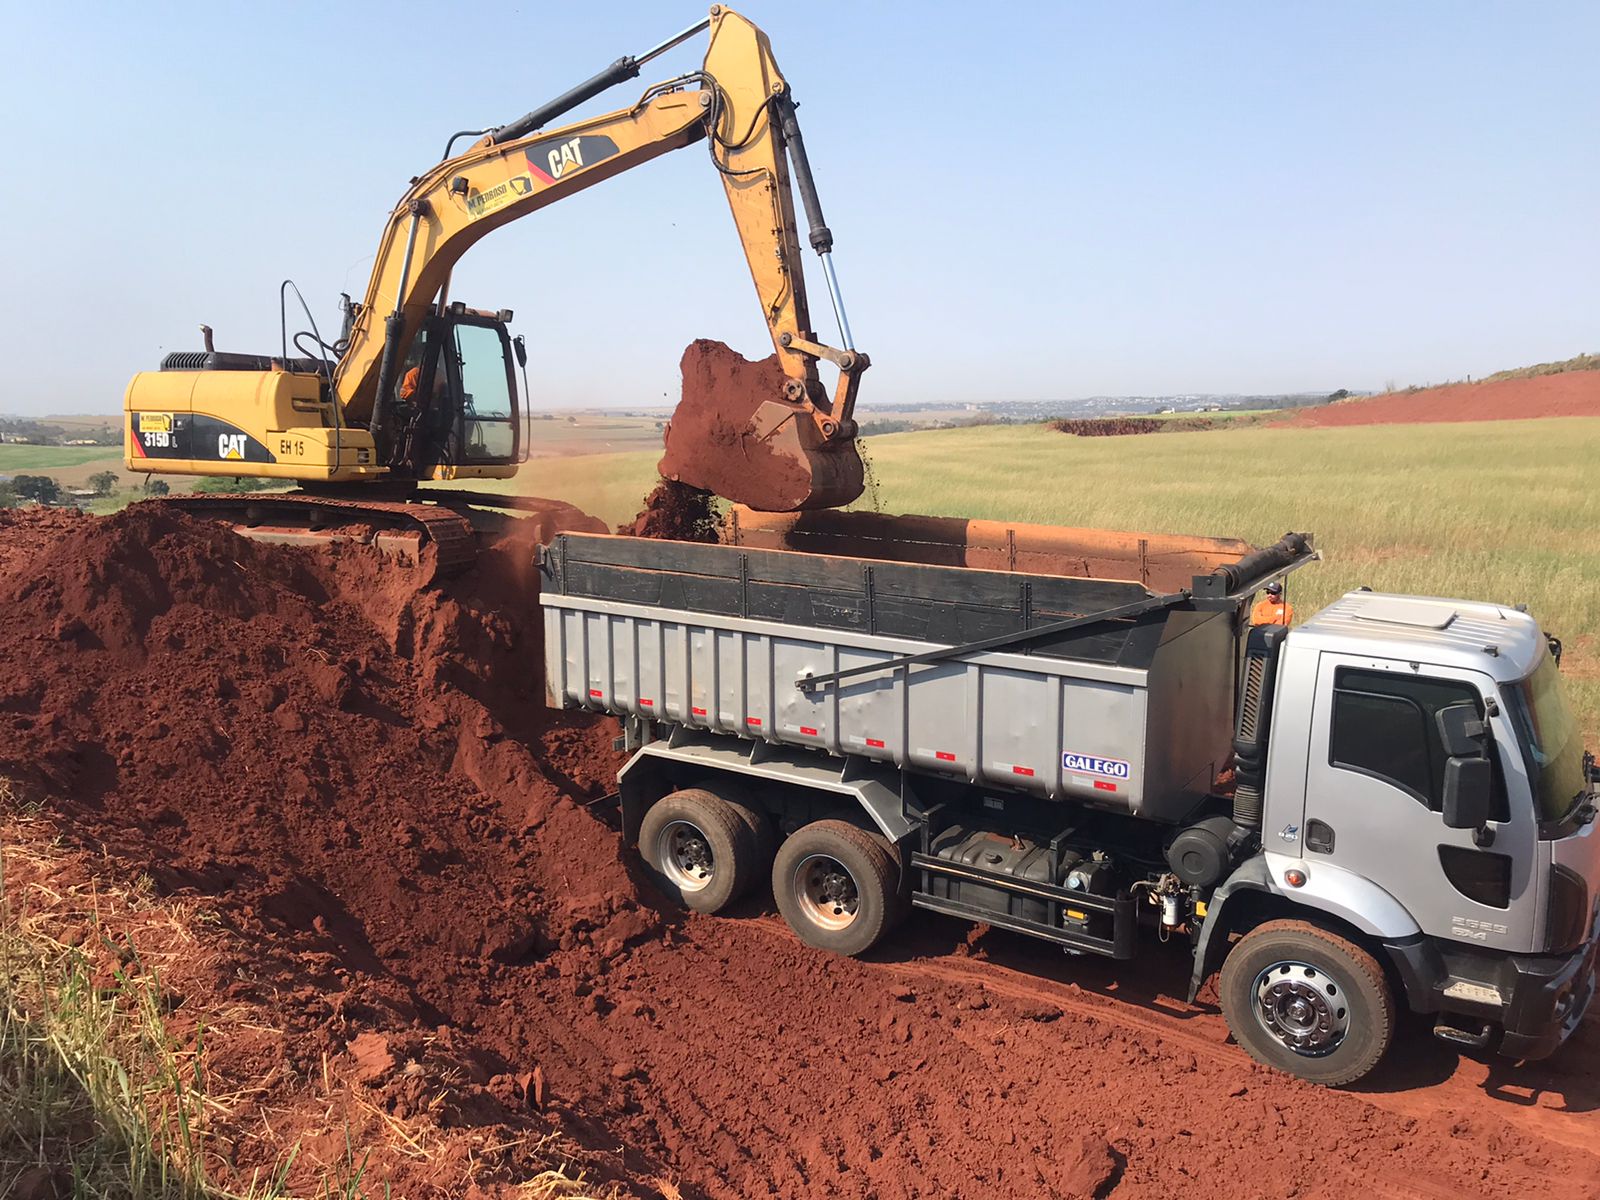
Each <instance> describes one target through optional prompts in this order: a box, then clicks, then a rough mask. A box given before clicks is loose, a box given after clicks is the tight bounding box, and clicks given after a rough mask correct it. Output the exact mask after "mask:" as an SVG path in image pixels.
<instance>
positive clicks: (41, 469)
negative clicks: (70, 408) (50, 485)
mask: <svg viewBox="0 0 1600 1200" xmlns="http://www.w3.org/2000/svg"><path fill="white" fill-rule="evenodd" d="M121 459H122V447H121V446H18V445H16V444H15V443H13V442H6V443H5V444H4V445H0V475H15V474H16V473H17V472H18V471H22V472H33V473H37V474H49V473H50V472H52V471H59V470H63V469H66V468H69V467H81V466H83V465H85V464H86V463H101V462H103V463H113V462H120V461H121Z"/></svg>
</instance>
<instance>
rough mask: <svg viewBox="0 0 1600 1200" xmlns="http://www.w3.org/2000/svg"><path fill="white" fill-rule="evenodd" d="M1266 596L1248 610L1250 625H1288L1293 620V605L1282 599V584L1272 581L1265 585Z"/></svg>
mask: <svg viewBox="0 0 1600 1200" xmlns="http://www.w3.org/2000/svg"><path fill="white" fill-rule="evenodd" d="M1266 593H1267V594H1266V595H1265V596H1263V597H1261V599H1259V600H1257V601H1256V606H1255V607H1254V608H1252V609H1251V610H1250V624H1252V625H1288V624H1290V623H1291V622H1292V621H1293V620H1294V605H1292V604H1290V603H1289V602H1288V601H1287V600H1285V599H1284V598H1283V584H1281V583H1279V582H1278V581H1277V580H1276V579H1274V580H1273V581H1272V582H1271V583H1269V584H1267V587H1266Z"/></svg>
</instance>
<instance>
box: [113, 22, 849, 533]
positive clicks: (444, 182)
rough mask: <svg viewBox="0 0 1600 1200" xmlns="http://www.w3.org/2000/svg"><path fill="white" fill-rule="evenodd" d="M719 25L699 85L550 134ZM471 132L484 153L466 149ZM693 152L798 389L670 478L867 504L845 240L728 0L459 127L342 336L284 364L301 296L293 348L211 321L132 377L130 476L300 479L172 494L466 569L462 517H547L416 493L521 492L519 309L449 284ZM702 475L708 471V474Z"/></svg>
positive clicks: (522, 348)
mask: <svg viewBox="0 0 1600 1200" xmlns="http://www.w3.org/2000/svg"><path fill="white" fill-rule="evenodd" d="M707 30H709V32H710V42H709V45H708V47H707V50H706V54H705V59H704V62H703V64H702V65H701V67H700V69H699V70H698V71H694V72H691V73H689V74H686V75H682V76H679V77H677V78H675V79H669V80H667V81H665V82H663V83H659V84H656V85H655V86H653V87H651V88H650V89H649V90H647V91H646V92H645V93H644V95H643V96H642V97H641V98H640V100H639V101H638V102H637V103H636V104H634V105H633V106H632V107H630V108H626V109H621V110H619V111H616V112H611V113H607V114H605V115H603V116H597V117H593V118H590V119H586V120H580V121H576V122H574V123H572V124H569V125H566V126H562V127H560V128H555V129H550V128H547V127H548V126H549V124H550V122H552V121H553V120H555V119H556V118H557V117H560V116H561V115H563V114H565V113H567V112H569V111H571V110H572V109H574V108H576V107H578V106H579V105H581V104H583V103H584V102H586V101H588V100H589V99H591V98H593V97H595V96H597V95H599V94H600V93H602V92H604V91H606V90H607V89H609V88H611V87H614V86H616V85H618V84H620V83H622V82H624V81H626V80H629V79H632V78H634V77H635V76H637V75H638V74H639V71H640V68H641V67H642V66H643V65H644V64H645V63H647V62H649V61H651V60H652V59H654V58H655V57H657V56H658V55H660V54H663V53H665V52H666V51H668V50H670V49H671V48H673V47H674V46H677V45H679V44H680V43H682V42H685V41H687V40H689V39H690V38H692V37H694V36H695V35H697V34H699V33H701V32H704V31H707ZM464 138H472V139H473V140H472V142H471V144H470V145H469V146H468V148H467V149H466V150H464V151H462V152H461V153H455V152H454V151H455V147H456V145H457V144H458V143H459V142H460V141H461V140H462V139H464ZM696 142H704V143H705V144H706V146H707V148H708V150H709V152H710V158H711V162H712V165H713V166H714V167H715V168H716V170H717V171H718V172H719V173H720V175H721V178H722V182H723V184H724V187H725V190H726V192H727V196H728V202H729V205H730V206H731V208H732V211H733V218H734V223H735V225H736V226H737V228H738V232H739V237H740V240H741V242H742V244H743V248H744V253H745V257H746V259H747V261H748V263H749V266H750V273H751V276H752V278H753V280H754V282H755V287H756V292H757V295H758V297H759V300H760V304H761V307H762V312H763V315H764V317H765V319H766V322H767V326H768V328H769V330H770V332H771V335H772V340H773V345H774V347H775V348H776V350H777V356H778V362H779V365H780V366H781V368H782V374H783V379H782V383H781V385H778V386H776V387H775V389H774V394H771V395H761V396H751V397H748V398H745V403H744V411H741V412H739V413H738V414H737V417H736V419H735V420H734V423H733V427H732V431H731V432H732V433H733V434H735V435H736V436H733V437H723V438H718V439H707V444H706V445H704V446H696V447H692V448H690V452H688V453H685V452H684V450H685V448H684V447H682V446H679V447H677V451H678V453H677V454H675V455H674V454H672V450H673V447H672V446H671V444H670V442H669V457H670V458H672V459H673V472H672V473H673V474H674V475H676V476H677V478H679V479H680V480H681V481H682V482H683V483H686V484H688V485H690V486H693V487H701V488H704V489H706V490H713V487H714V485H713V484H711V483H708V482H702V479H705V480H722V479H726V478H727V474H726V473H725V472H719V471H717V470H715V469H714V465H713V458H714V457H715V456H717V455H737V456H741V457H742V458H744V459H751V458H752V457H757V458H759V459H760V460H761V461H763V462H765V461H769V460H770V461H774V462H776V463H778V464H779V465H780V467H781V469H780V470H775V471H774V472H772V473H771V476H770V478H772V479H774V480H776V479H779V478H780V477H781V479H782V483H781V485H780V484H778V483H776V482H774V483H770V484H769V483H767V482H766V480H765V479H764V478H762V477H760V476H758V477H756V478H752V479H747V480H745V482H744V483H742V484H741V487H742V489H743V490H744V494H740V495H731V496H729V497H728V498H729V499H733V500H736V501H739V502H741V503H744V504H746V505H749V506H750V507H752V508H757V509H765V510H768V511H796V510H800V509H810V508H828V507H835V506H838V505H842V504H846V503H848V502H849V501H851V500H853V499H855V498H856V497H857V496H858V495H860V494H861V491H862V465H861V459H860V456H859V454H858V452H857V450H856V447H855V443H854V439H855V433H856V426H855V422H854V420H853V419H852V412H853V409H854V406H855V400H856V391H857V388H858V385H859V381H860V377H861V373H862V372H863V371H864V370H865V369H866V368H867V366H868V365H869V360H868V358H867V356H866V355H865V354H862V353H861V352H859V351H857V350H856V349H855V348H854V345H853V342H852V339H851V335H850V328H849V324H848V321H847V319H846V316H845V311H844V306H843V302H842V300H841V297H840V293H839V287H838V281H837V278H836V275H835V272H834V267H833V261H832V248H833V237H832V234H831V232H830V231H829V230H828V227H827V225H826V223H825V222H824V220H823V216H822V209H821V205H820V203H819V201H818V199H817V192H816V186H815V184H814V182H813V179H812V175H811V168H810V165H809V162H808V160H807V157H806V150H805V143H804V142H803V140H802V139H801V135H800V128H799V124H798V122H797V121H796V118H795V103H794V99H793V97H792V95H791V93H790V89H789V85H788V84H787V83H786V82H785V80H784V78H783V76H782V74H781V73H780V72H779V70H778V65H777V62H776V61H775V60H774V58H773V54H772V47H771V44H770V43H769V42H768V40H767V37H766V35H765V34H764V33H762V32H761V30H759V29H758V28H756V26H755V25H753V24H752V23H751V22H750V21H748V20H746V19H745V18H744V17H742V16H740V15H739V14H738V13H736V12H734V11H732V10H731V9H728V8H725V7H723V6H721V5H714V6H712V8H711V10H710V15H709V16H707V17H706V18H705V19H703V20H701V21H699V22H697V23H696V24H694V25H693V26H691V27H690V28H689V29H686V30H684V31H683V32H682V33H679V34H677V35H675V36H674V37H671V38H668V39H667V40H666V41H663V42H661V43H660V44H659V45H657V46H655V47H653V48H651V49H650V50H648V51H646V52H645V53H644V54H641V55H639V56H638V57H631V56H630V57H624V58H621V59H618V60H617V61H616V62H614V63H612V64H611V66H609V67H607V68H606V69H605V70H604V71H602V72H600V73H599V74H597V75H595V76H594V77H593V78H591V79H589V80H587V81H586V82H584V83H582V84H580V85H578V86H577V87H575V88H573V89H572V90H570V91H568V92H566V93H565V94H564V95H562V96H559V97H557V98H556V99H554V100H552V101H550V102H549V103H547V104H544V105H543V106H541V107H539V108H537V109H534V110H533V111H532V112H529V113H527V114H526V115H525V116H522V117H520V118H518V119H517V120H514V121H512V122H510V123H509V124H506V125H502V126H500V127H498V128H494V129H486V130H473V131H465V132H463V133H458V134H456V135H455V137H453V138H452V139H451V140H450V142H449V144H448V146H447V147H446V151H445V157H444V159H443V160H442V161H441V162H439V163H438V164H437V165H436V166H434V167H432V168H430V169H429V170H427V171H425V172H424V173H423V174H422V175H420V176H419V177H417V178H416V179H415V180H414V181H413V183H412V186H411V188H410V190H409V191H408V192H407V193H406V194H405V196H404V197H403V198H402V199H401V201H400V203H399V204H398V205H397V206H396V208H395V210H394V212H393V213H392V214H391V215H390V217H389V220H388V222H387V224H386V225H385V227H384V230H383V236H382V239H381V241H380V243H379V246H378V252H377V256H376V261H375V263H374V265H373V269H372V277H371V280H370V281H369V283H368V284H367V290H366V294H365V296H364V297H363V298H362V300H361V301H360V302H359V303H356V302H352V301H351V300H350V298H349V297H348V296H346V297H344V300H343V309H344V322H343V328H342V330H341V333H340V336H339V337H338V339H337V340H336V341H334V342H332V343H328V342H325V341H324V340H323V339H322V337H321V334H320V332H319V331H318V330H317V328H316V324H315V320H314V319H313V318H311V315H310V310H309V309H306V316H307V319H308V322H309V323H310V325H311V328H310V329H309V330H307V331H304V332H302V333H299V334H297V335H296V336H295V337H294V338H293V340H292V345H293V348H294V350H295V351H296V352H297V353H296V354H294V355H291V353H290V347H291V339H290V338H289V336H288V322H287V315H286V314H287V289H288V288H290V287H292V284H290V283H288V282H287V281H286V282H285V284H284V287H283V288H281V289H280V293H279V301H280V310H281V312H282V313H283V314H284V319H283V332H284V336H283V344H282V346H281V349H280V353H279V354H278V355H276V356H271V355H251V354H235V353H226V352H219V351H217V350H215V349H214V347H213V344H212V335H211V331H210V330H209V329H207V328H206V327H204V326H202V329H203V330H204V333H205V343H206V348H205V349H204V350H200V351H196V352H180V353H174V354H169V355H168V356H167V357H166V359H165V360H164V361H163V363H162V364H161V369H160V370H159V371H148V372H143V373H141V374H138V375H136V376H134V378H133V381H132V382H131V383H130V384H129V386H128V390H127V395H126V400H125V405H124V407H125V409H126V415H127V426H126V430H125V438H126V444H125V456H126V463H127V467H128V469H129V470H132V471H147V472H154V473H165V474H178V475H209V476H218V475H222V476H235V477H256V478H263V477H264V478H268V479H281V480H285V481H293V482H296V483H298V485H299V488H298V490H296V491H292V492H287V493H272V494H268V493H264V492H253V493H249V494H247V495H239V496H214V495H211V496H196V497H193V498H190V497H175V498H174V499H178V500H182V501H185V502H188V503H191V504H192V505H193V506H194V507H196V508H198V509H201V510H203V511H204V512H205V513H206V514H207V515H211V516H216V517H220V518H223V519H231V520H233V521H234V522H235V523H236V524H238V525H240V526H242V527H250V526H263V527H271V528H274V529H279V530H286V529H294V528H298V529H302V530H305V531H315V530H319V529H327V528H330V527H333V526H338V525H349V524H365V525H368V526H377V527H380V528H387V529H389V530H394V531H400V532H403V533H409V534H410V535H411V536H413V537H417V535H420V540H423V541H426V540H429V539H431V540H433V541H435V542H436V543H438V544H439V545H440V547H441V549H442V550H447V551H449V552H450V553H455V554H459V553H461V549H460V547H461V546H462V545H463V539H466V542H467V543H470V540H471V529H470V523H469V521H468V517H467V515H466V514H467V512H469V511H470V506H471V505H473V504H474V503H489V502H492V503H493V504H494V505H496V506H497V507H506V506H508V505H509V506H511V507H518V506H520V507H525V508H543V507H547V506H548V502H546V501H535V500H532V499H531V498H526V497H525V498H521V500H520V501H519V499H518V498H516V497H503V496H496V497H492V498H491V497H486V496H484V495H481V494H479V493H474V492H471V491H468V490H457V489H445V488H438V487H429V488H419V484H420V483H422V482H423V481H441V480H442V481H450V480H470V479H485V478H489V479H503V478H508V477H510V476H512V475H514V474H515V473H516V472H517V469H518V467H519V465H520V464H521V463H522V462H524V461H526V458H527V445H526V441H527V436H526V422H525V420H524V417H525V409H524V406H523V403H522V399H521V397H520V396H519V393H518V388H517V379H516V371H515V370H514V364H516V365H520V366H521V367H523V368H524V386H525V385H526V365H527V349H526V344H525V342H524V340H523V338H522V337H520V336H518V337H516V338H512V337H511V336H510V334H509V333H508V330H507V325H508V324H509V323H510V321H511V317H512V314H511V312H510V311H509V310H507V309H499V310H485V309H479V308H470V307H468V306H466V305H465V304H463V303H462V302H461V301H459V300H456V299H454V298H453V297H452V296H451V295H450V275H451V271H452V269H453V268H454V266H455V264H456V262H457V261H458V260H459V259H460V258H461V256H462V255H463V254H465V253H466V251H467V249H468V248H469V247H471V246H472V245H473V244H474V243H476V242H477V241H478V240H479V239H480V238H482V237H483V236H484V235H485V234H488V233H490V232H492V231H493V230H495V229H498V228H500V227H501V226H502V225H506V224H509V223H510V222H512V221H515V220H517V219H518V218H519V217H524V216H527V215H528V214H530V213H533V212H537V211H538V210H539V209H542V208H544V207H545V206H547V205H550V204H553V203H555V202H556V201H558V200H561V199H563V198H565V197H567V196H569V195H572V194H573V193H575V192H580V191H582V190H584V189H585V188H588V187H590V186H592V185H594V184H596V183H599V182H600V181H601V180H603V179H608V178H610V177H611V176H613V175H617V174H620V173H621V172H623V171H626V170H628V169H630V168H632V167H635V166H638V165H639V164H641V163H644V162H647V161H649V160H650V159H653V158H655V157H657V156H659V155H662V154H665V153H666V152H667V151H669V150H677V149H681V148H683V147H687V146H690V145H693V144H694V143H696ZM791 182H792V184H793V186H792V187H791ZM794 190H798V191H799V193H800V198H801V203H802V205H803V207H804V209H805V213H806V217H807V221H808V225H809V241H810V244H811V246H812V248H813V249H814V250H815V251H816V252H817V253H818V254H819V255H820V256H821V262H822V268H823V272H824V276H825V278H826V281H827V287H828V293H829V296H830V298H831V300H832V303H833V308H834V314H835V317H836V319H837V322H838V327H839V332H840V339H841V341H842V342H843V346H842V347H833V346H829V345H825V344H823V343H822V342H821V341H820V340H819V339H818V338H817V336H816V334H815V333H814V332H813V331H812V329H811V317H810V312H809V309H808V307H807V302H806V288H805V277H804V272H803V269H802V266H801V250H800V239H799V232H798V229H797V223H796V217H795V205H794V197H793V192H794ZM296 291H297V292H298V289H296ZM301 305H302V307H303V308H304V307H305V306H304V301H303V300H302V301H301ZM822 361H827V362H828V363H831V364H832V365H833V367H835V368H837V371H838V380H837V385H836V387H835V389H834V391H833V393H832V395H830V394H829V393H828V391H827V389H826V388H825V387H824V385H823V383H822V381H821V379H820V377H819V373H818V364H819V363H820V362H822ZM669 438H670V426H669ZM752 451H757V452H758V453H757V454H756V455H752ZM697 462H698V463H700V464H706V466H705V468H704V469H703V471H702V470H701V469H699V468H697V466H696V463H697ZM746 474H748V473H746ZM797 480H798V483H797V482H796V481H797ZM724 494H726V485H724ZM452 547H453V548H454V549H451V548H452Z"/></svg>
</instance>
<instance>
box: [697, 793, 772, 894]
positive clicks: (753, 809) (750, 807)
mask: <svg viewBox="0 0 1600 1200" xmlns="http://www.w3.org/2000/svg"><path fill="white" fill-rule="evenodd" d="M694 790H696V791H707V792H710V793H711V794H712V795H714V796H716V797H717V798H718V799H720V800H722V801H724V802H725V803H726V804H727V805H728V807H729V808H731V809H733V811H734V812H736V813H738V814H739V819H740V820H741V821H743V822H744V823H745V824H746V825H748V826H750V834H751V836H752V837H754V838H755V852H756V856H755V861H754V868H755V869H754V870H753V871H752V877H753V878H752V882H753V881H754V879H755V878H759V877H760V876H761V875H765V874H766V873H767V872H768V871H769V870H771V869H772V856H773V854H775V853H776V852H777V849H778V829H777V826H776V825H774V824H773V822H772V817H771V816H769V815H768V813H767V811H766V810H765V809H764V808H762V807H761V805H760V804H758V803H757V802H756V801H755V799H754V797H752V796H751V795H750V793H749V791H748V790H747V789H746V788H745V786H744V785H743V784H739V783H726V782H724V781H723V780H722V779H720V778H715V779H709V780H706V781H705V782H704V783H700V784H696V785H695V789H694Z"/></svg>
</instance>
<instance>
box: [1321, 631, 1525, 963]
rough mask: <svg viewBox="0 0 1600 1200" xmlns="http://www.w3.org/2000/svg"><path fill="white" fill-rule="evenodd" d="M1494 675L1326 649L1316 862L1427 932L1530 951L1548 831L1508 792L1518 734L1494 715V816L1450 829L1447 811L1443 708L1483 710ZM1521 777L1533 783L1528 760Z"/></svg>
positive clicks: (1519, 787) (1516, 774) (1517, 782)
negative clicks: (1381, 895)
mask: <svg viewBox="0 0 1600 1200" xmlns="http://www.w3.org/2000/svg"><path fill="white" fill-rule="evenodd" d="M1486 694H1487V695H1489V696H1491V697H1492V696H1494V695H1495V689H1494V685H1493V683H1492V681H1491V680H1490V679H1489V678H1488V676H1486V675H1478V674H1477V673H1475V672H1471V671H1462V670H1455V669H1449V668H1443V667H1440V668H1434V667H1429V666H1425V665H1413V664H1411V663H1400V662H1387V661H1381V660H1374V659H1370V658H1356V657H1353V656H1343V655H1334V654H1324V655H1322V658H1321V662H1320V663H1319V665H1318V671H1317V687H1316V702H1315V707H1314V710H1313V713H1314V715H1313V718H1312V729H1311V753H1310V754H1309V755H1308V762H1307V770H1306V808H1305V822H1304V827H1303V828H1302V830H1301V831H1300V836H1301V843H1300V844H1301V848H1302V852H1303V856H1304V859H1305V862H1306V864H1307V866H1308V869H1309V870H1310V871H1312V872H1314V871H1315V870H1316V866H1317V863H1318V862H1319V861H1321V860H1326V861H1329V862H1332V863H1334V864H1336V865H1338V866H1340V867H1343V868H1344V869H1345V870H1348V871H1351V872H1353V873H1354V874H1356V875H1359V876H1361V877H1362V878H1365V879H1368V880H1370V881H1371V882H1372V883H1374V884H1376V885H1377V886H1378V887H1380V888H1382V889H1383V890H1384V891H1386V892H1388V893H1389V894H1390V895H1391V896H1393V897H1394V898H1395V899H1396V900H1398V901H1399V902H1400V903H1401V904H1402V905H1404V906H1405V908H1406V910H1407V911H1408V912H1409V913H1410V914H1411V916H1412V919H1413V920H1415V921H1416V922H1417V924H1418V925H1419V926H1421V928H1422V929H1423V931H1424V932H1426V933H1429V934H1432V935H1434V936H1437V937H1450V938H1454V939H1458V940H1461V941H1464V942H1468V943H1470V944H1474V945H1482V946H1486V947H1494V948H1497V949H1503V950H1508V951H1518V950H1521V951H1526V950H1529V949H1530V948H1532V946H1533V945H1534V941H1533V938H1534V933H1535V929H1534V923H1535V921H1536V919H1537V916H1538V902H1537V898H1538V896H1539V879H1538V873H1539V866H1538V859H1537V856H1536V854H1535V853H1534V851H1535V842H1536V838H1537V830H1536V829H1535V827H1534V821H1533V812H1532V805H1531V803H1529V802H1528V797H1526V796H1522V797H1521V802H1516V803H1514V802H1513V801H1512V799H1511V798H1510V797H1509V796H1508V786H1507V785H1508V773H1507V771H1506V765H1507V760H1506V759H1505V757H1504V755H1505V754H1506V753H1507V752H1508V751H1510V752H1513V753H1514V752H1515V749H1516V741H1515V734H1514V733H1513V731H1512V730H1511V728H1510V727H1509V725H1508V724H1507V718H1506V717H1505V715H1504V714H1503V713H1499V714H1497V715H1494V716H1492V717H1489V718H1487V724H1488V726H1489V730H1490V742H1491V744H1490V745H1489V746H1488V753H1489V756H1490V759H1491V761H1492V763H1493V770H1494V798H1493V803H1492V805H1491V813H1492V818H1493V819H1491V820H1490V821H1489V823H1488V824H1487V826H1486V827H1485V828H1484V829H1483V830H1482V831H1479V830H1472V829H1451V828H1448V827H1447V826H1446V825H1445V823H1444V820H1443V817H1442V815H1441V809H1442V807H1443V805H1442V796H1443V780H1444V764H1445V759H1446V754H1445V750H1444V744H1443V742H1442V740H1441V738H1440V734H1439V731H1438V725H1437V722H1436V720H1435V715H1436V714H1437V713H1438V711H1439V710H1440V709H1441V708H1444V707H1447V706H1449V705H1452V704H1462V703H1469V704H1472V705H1473V706H1474V707H1475V708H1476V710H1477V712H1478V715H1479V716H1480V717H1483V716H1484V713H1485V710H1486V705H1485V703H1484V696H1485V695H1486ZM1509 779H1510V783H1511V785H1512V788H1513V789H1514V790H1515V791H1516V792H1517V793H1519V794H1520V793H1521V792H1523V791H1524V790H1525V786H1524V782H1523V775H1522V771H1521V770H1520V769H1516V770H1514V771H1513V772H1511V774H1510V776H1509Z"/></svg>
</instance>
